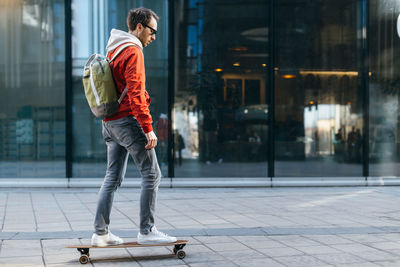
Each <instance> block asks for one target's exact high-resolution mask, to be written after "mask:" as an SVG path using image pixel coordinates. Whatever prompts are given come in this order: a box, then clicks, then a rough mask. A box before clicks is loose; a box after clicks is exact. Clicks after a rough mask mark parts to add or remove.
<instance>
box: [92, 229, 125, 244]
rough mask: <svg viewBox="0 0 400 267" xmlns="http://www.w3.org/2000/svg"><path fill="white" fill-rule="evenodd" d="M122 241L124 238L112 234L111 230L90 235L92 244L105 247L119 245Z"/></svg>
mask: <svg viewBox="0 0 400 267" xmlns="http://www.w3.org/2000/svg"><path fill="white" fill-rule="evenodd" d="M122 243H124V240H123V239H122V238H120V237H118V236H116V235H113V234H112V233H111V232H108V234H106V235H98V234H93V235H92V246H96V247H107V246H112V245H119V244H122Z"/></svg>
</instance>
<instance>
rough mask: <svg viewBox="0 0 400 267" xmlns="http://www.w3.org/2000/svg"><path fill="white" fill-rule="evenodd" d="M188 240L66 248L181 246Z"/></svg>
mask: <svg viewBox="0 0 400 267" xmlns="http://www.w3.org/2000/svg"><path fill="white" fill-rule="evenodd" d="M188 242H189V241H188V240H177V241H176V242H174V243H162V244H139V243H138V242H126V243H122V244H119V245H111V246H105V247H98V246H92V245H72V246H67V248H130V247H165V246H174V245H183V244H187V243H188Z"/></svg>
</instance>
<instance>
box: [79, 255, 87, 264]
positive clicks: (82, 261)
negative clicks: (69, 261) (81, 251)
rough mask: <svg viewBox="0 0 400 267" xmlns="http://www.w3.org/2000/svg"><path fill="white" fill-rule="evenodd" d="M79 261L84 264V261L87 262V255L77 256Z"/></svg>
mask: <svg viewBox="0 0 400 267" xmlns="http://www.w3.org/2000/svg"><path fill="white" fill-rule="evenodd" d="M79 262H80V263H81V264H86V263H88V262H89V256H87V255H82V256H81V257H80V258H79Z"/></svg>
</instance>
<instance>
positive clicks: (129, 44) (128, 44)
mask: <svg viewBox="0 0 400 267" xmlns="http://www.w3.org/2000/svg"><path fill="white" fill-rule="evenodd" d="M128 46H136V47H139V46H138V45H136V44H134V43H126V44H124V45H122V46H121V47H120V48H118V50H117V52H115V54H114V55H113V56H112V58H111V59H110V63H111V62H112V61H113V60H114V59H115V58H116V57H117V56H118V55H119V54H120V53H121V52H122V50H124V49H125V48H127V47H128Z"/></svg>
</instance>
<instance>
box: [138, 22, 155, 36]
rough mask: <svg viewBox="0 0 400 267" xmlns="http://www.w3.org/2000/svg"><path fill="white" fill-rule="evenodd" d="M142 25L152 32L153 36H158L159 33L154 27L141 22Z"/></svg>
mask: <svg viewBox="0 0 400 267" xmlns="http://www.w3.org/2000/svg"><path fill="white" fill-rule="evenodd" d="M141 24H142V25H143V26H145V27H147V28H149V29H150V30H151V35H156V34H157V31H156V30H155V29H153V28H152V27H150V26H149V25H147V24H146V23H143V22H141Z"/></svg>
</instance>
